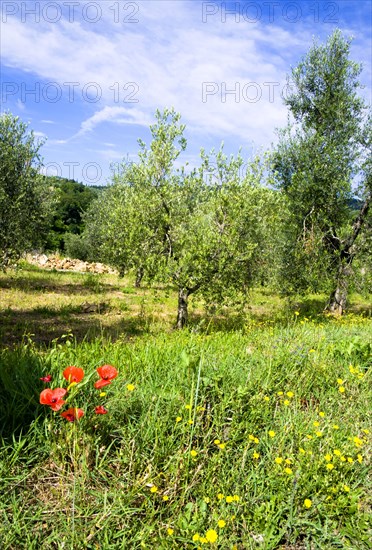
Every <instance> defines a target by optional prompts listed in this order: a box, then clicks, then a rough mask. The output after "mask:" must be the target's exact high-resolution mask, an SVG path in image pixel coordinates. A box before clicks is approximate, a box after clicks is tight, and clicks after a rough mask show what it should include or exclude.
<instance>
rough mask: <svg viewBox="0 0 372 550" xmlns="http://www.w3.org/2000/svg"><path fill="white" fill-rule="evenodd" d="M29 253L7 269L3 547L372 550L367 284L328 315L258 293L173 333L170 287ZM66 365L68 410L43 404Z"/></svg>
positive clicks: (197, 308)
mask: <svg viewBox="0 0 372 550" xmlns="http://www.w3.org/2000/svg"><path fill="white" fill-rule="evenodd" d="M23 267H24V269H22V270H19V271H9V272H8V273H6V274H2V275H0V289H1V296H2V298H1V327H0V338H1V343H2V351H1V355H0V362H1V365H0V388H1V395H2V400H1V407H0V427H1V456H0V468H1V476H0V479H1V481H0V512H1V521H0V548H1V549H3V548H4V549H16V550H18V549H25V550H26V549H27V550H33V549H34V550H40V549H48V550H49V549H62V548H63V549H74V550H78V549H79V550H80V549H81V550H83V549H102V550H111V549H128V550H132V549H136V548H138V549H140V548H154V549H168V548H169V549H177V548H190V549H197V548H208V547H210V548H219V549H223V550H225V549H230V550H232V549H233V548H235V549H238V550H242V549H256V548H257V549H276V548H282V549H283V550H284V549H298V550H300V549H305V548H308V549H313V548H314V549H315V548H317V549H318V548H319V549H327V548H345V549H350V550H354V549H367V548H370V540H371V538H372V530H371V480H370V454H371V432H372V426H371V420H370V417H371V415H370V409H371V402H372V399H371V398H372V395H371V393H372V392H371V369H370V367H371V351H372V331H371V309H370V306H369V305H368V300H367V299H366V298H364V299H363V298H362V297H360V296H352V297H351V304H350V313H349V314H348V315H346V316H344V317H342V318H333V317H329V316H325V315H323V314H322V313H321V311H322V307H323V305H324V302H325V299H326V297H323V296H309V297H307V298H306V299H305V298H304V299H302V300H298V301H294V302H292V303H288V302H286V301H285V300H284V299H283V298H280V297H278V296H276V295H272V294H271V295H270V294H269V293H268V291H267V290H255V291H254V292H252V295H251V297H250V301H249V306H247V307H246V308H245V309H242V310H240V311H236V310H234V311H233V310H228V309H227V308H225V309H222V310H215V311H209V312H208V313H206V312H205V311H204V308H203V304H202V303H201V302H197V301H194V302H192V304H191V307H190V317H191V319H190V326H189V328H188V329H187V330H184V331H181V332H177V331H174V330H173V328H172V327H173V324H174V320H175V313H176V295H175V293H174V291H173V289H172V288H160V287H159V288H156V287H144V288H143V289H133V285H132V282H133V281H131V280H130V279H124V280H123V279H119V278H118V277H116V276H115V275H104V276H98V275H89V274H76V273H62V272H46V271H42V270H40V269H37V268H31V267H30V266H27V265H24V266H23ZM103 364H112V365H114V366H115V367H116V368H117V369H118V371H119V375H118V377H117V378H116V379H115V380H113V381H112V383H111V384H110V385H108V386H106V387H105V388H104V391H103V392H102V393H106V395H104V396H100V390H97V389H95V388H94V387H93V382H95V381H96V380H98V376H97V374H96V372H95V369H96V368H97V367H99V366H101V365H103ZM69 365H76V366H78V367H82V368H83V369H84V371H85V378H84V380H83V381H82V382H81V383H79V384H77V385H76V386H74V387H71V389H70V391H69V392H68V394H67V395H68V406H69V407H71V406H72V407H79V408H81V409H82V410H84V413H85V414H84V416H83V418H82V419H81V420H79V421H78V422H74V423H69V422H66V420H65V419H64V418H62V417H61V416H60V414H59V412H54V411H52V410H51V409H50V408H49V407H47V406H43V405H41V404H39V394H40V392H41V391H42V390H44V389H45V388H46V387H49V386H50V387H51V388H56V387H62V386H63V387H66V386H67V385H68V384H67V382H66V381H64V379H63V378H62V371H63V369H64V368H66V367H67V366H69ZM47 374H51V375H52V382H51V383H50V384H45V383H44V382H42V381H41V380H40V377H43V376H46V375H47ZM99 405H103V406H104V407H105V408H106V409H107V410H108V411H109V412H108V414H105V415H97V414H95V411H94V409H95V407H96V406H99ZM66 407H67V406H66ZM66 407H65V408H66ZM65 408H63V409H61V410H65Z"/></svg>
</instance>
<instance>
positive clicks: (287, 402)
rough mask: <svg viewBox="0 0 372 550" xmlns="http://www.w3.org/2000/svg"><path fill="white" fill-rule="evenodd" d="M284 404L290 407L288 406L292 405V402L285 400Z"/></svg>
mask: <svg viewBox="0 0 372 550" xmlns="http://www.w3.org/2000/svg"><path fill="white" fill-rule="evenodd" d="M283 403H284V405H286V406H287V407H288V405H289V404H290V401H289V399H284V401H283Z"/></svg>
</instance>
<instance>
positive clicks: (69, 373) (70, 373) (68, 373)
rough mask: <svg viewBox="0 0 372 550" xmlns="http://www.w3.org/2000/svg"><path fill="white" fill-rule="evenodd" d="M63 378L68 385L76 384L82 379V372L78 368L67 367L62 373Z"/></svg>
mask: <svg viewBox="0 0 372 550" xmlns="http://www.w3.org/2000/svg"><path fill="white" fill-rule="evenodd" d="M63 378H65V379H66V380H67V382H68V383H69V384H71V382H76V383H78V382H81V381H82V379H83V378H84V371H83V369H81V368H80V367H73V366H71V367H67V368H66V369H65V370H64V371H63Z"/></svg>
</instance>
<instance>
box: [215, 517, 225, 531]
mask: <svg viewBox="0 0 372 550" xmlns="http://www.w3.org/2000/svg"><path fill="white" fill-rule="evenodd" d="M217 525H218V527H220V528H221V529H222V528H223V527H225V525H226V521H225V520H223V519H219V520H218V523H217Z"/></svg>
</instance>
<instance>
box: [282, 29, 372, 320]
mask: <svg viewBox="0 0 372 550" xmlns="http://www.w3.org/2000/svg"><path fill="white" fill-rule="evenodd" d="M349 55H350V41H349V40H346V39H345V38H344V37H343V36H342V34H341V32H340V31H335V32H334V33H333V34H332V35H331V36H330V37H329V39H328V41H327V42H326V44H318V43H314V45H313V46H312V47H311V49H310V50H309V52H308V53H307V54H306V56H305V57H304V58H303V59H302V61H301V62H300V63H299V64H298V65H297V67H295V68H294V69H293V70H292V75H291V80H292V91H291V93H290V94H289V95H288V97H287V98H286V99H285V103H286V105H287V106H288V109H289V112H290V114H291V116H292V120H291V122H290V123H289V125H288V127H287V128H285V129H284V130H282V131H281V132H280V133H279V143H278V145H277V147H276V149H275V151H274V153H273V168H274V172H275V177H276V182H277V185H278V187H279V188H280V189H281V190H282V192H283V193H284V195H285V196H286V198H287V202H288V208H289V217H288V221H287V227H286V237H287V245H286V247H285V254H284V257H283V275H284V277H283V279H284V280H285V281H286V282H287V284H289V285H288V286H289V289H290V290H300V289H311V290H316V291H318V290H324V289H327V288H328V289H329V290H331V294H330V299H329V304H328V309H329V310H330V311H332V312H339V313H342V312H343V310H344V309H345V305H346V298H347V288H348V281H349V277H350V272H351V265H352V262H353V259H354V258H355V256H357V255H358V253H359V251H358V237H360V235H361V233H363V232H364V231H366V230H367V225H366V223H365V221H366V218H367V214H368V210H369V207H370V202H371V190H372V181H371V169H370V164H369V163H370V160H369V157H368V155H369V154H370V147H371V119H370V117H369V116H368V109H367V106H366V104H365V102H364V101H363V99H362V98H361V96H360V95H359V94H358V89H359V88H360V81H359V75H360V72H361V66H360V65H359V64H358V63H355V62H353V61H351V60H350V59H349ZM355 197H357V198H358V199H359V205H360V206H359V211H358V212H357V214H356V215H354V216H353V212H352V207H351V204H352V202H353V201H352V199H353V198H355ZM359 240H361V239H360V238H359Z"/></svg>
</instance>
